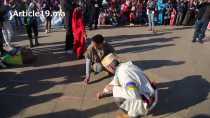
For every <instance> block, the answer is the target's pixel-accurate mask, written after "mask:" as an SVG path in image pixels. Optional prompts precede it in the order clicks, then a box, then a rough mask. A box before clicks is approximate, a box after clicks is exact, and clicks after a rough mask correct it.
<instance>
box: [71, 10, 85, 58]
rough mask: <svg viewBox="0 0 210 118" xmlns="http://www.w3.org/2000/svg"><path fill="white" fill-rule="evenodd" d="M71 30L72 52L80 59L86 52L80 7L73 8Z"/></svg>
mask: <svg viewBox="0 0 210 118" xmlns="http://www.w3.org/2000/svg"><path fill="white" fill-rule="evenodd" d="M72 30H73V34H74V52H75V53H76V55H77V58H78V59H81V58H82V57H83V54H84V53H85V51H86V46H85V44H86V32H85V25H84V19H83V14H82V9H81V8H80V7H77V8H75V10H74V12H73V18H72Z"/></svg>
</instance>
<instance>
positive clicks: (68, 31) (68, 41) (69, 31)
mask: <svg viewBox="0 0 210 118" xmlns="http://www.w3.org/2000/svg"><path fill="white" fill-rule="evenodd" d="M66 13H67V14H66V25H67V27H66V42H65V44H66V45H65V46H66V47H65V50H72V49H73V43H74V36H73V31H72V13H73V12H72V10H70V11H69V12H66Z"/></svg>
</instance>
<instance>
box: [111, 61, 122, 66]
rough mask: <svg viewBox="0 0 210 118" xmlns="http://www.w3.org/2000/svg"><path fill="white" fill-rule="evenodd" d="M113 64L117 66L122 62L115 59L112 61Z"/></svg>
mask: <svg viewBox="0 0 210 118" xmlns="http://www.w3.org/2000/svg"><path fill="white" fill-rule="evenodd" d="M112 64H113V65H114V66H115V67H117V66H118V65H119V64H120V62H119V61H118V60H113V61H112Z"/></svg>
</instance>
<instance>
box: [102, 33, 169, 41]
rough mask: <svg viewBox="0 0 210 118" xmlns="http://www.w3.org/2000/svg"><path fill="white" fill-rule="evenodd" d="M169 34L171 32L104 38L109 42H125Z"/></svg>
mask: <svg viewBox="0 0 210 118" xmlns="http://www.w3.org/2000/svg"><path fill="white" fill-rule="evenodd" d="M168 33H170V32H167V33H157V34H152V33H148V34H136V35H117V36H108V37H104V38H105V40H106V41H108V42H116V41H123V40H127V39H133V38H145V37H155V36H162V35H165V34H168Z"/></svg>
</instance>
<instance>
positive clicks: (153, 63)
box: [134, 60, 185, 70]
mask: <svg viewBox="0 0 210 118" xmlns="http://www.w3.org/2000/svg"><path fill="white" fill-rule="evenodd" d="M134 63H135V64H136V65H138V66H139V67H140V68H141V69H143V70H148V69H154V68H160V67H163V66H176V65H181V64H184V63H185V62H184V61H177V62H176V61H171V60H142V61H135V62H134Z"/></svg>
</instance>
